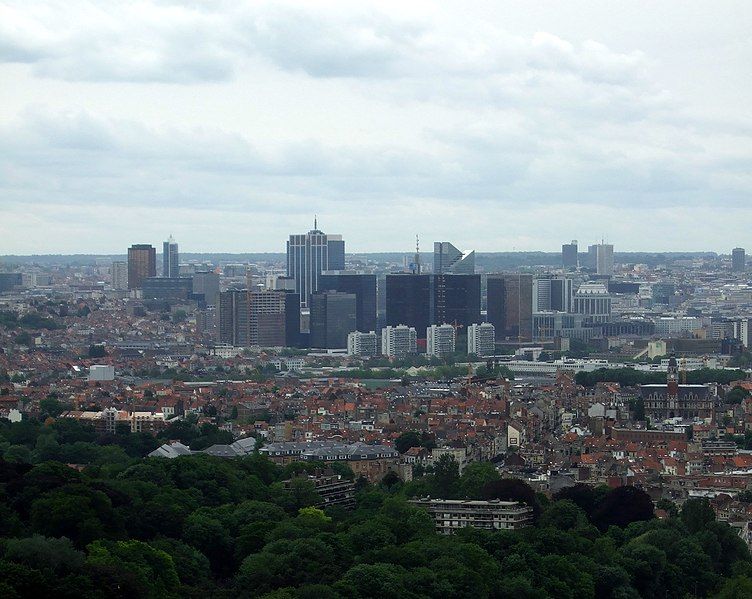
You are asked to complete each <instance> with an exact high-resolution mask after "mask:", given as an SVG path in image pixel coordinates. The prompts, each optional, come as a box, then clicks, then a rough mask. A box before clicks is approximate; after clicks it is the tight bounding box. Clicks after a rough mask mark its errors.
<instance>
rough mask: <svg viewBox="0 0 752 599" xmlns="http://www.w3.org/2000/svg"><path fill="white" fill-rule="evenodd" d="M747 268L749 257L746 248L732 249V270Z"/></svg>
mask: <svg viewBox="0 0 752 599" xmlns="http://www.w3.org/2000/svg"><path fill="white" fill-rule="evenodd" d="M746 268H747V258H746V255H745V253H744V248H734V249H733V250H732V251H731V270H733V271H734V272H744V271H745V270H746Z"/></svg>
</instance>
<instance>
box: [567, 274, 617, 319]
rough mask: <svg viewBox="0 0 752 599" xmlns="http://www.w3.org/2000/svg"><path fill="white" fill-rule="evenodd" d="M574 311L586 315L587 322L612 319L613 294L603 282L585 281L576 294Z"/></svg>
mask: <svg viewBox="0 0 752 599" xmlns="http://www.w3.org/2000/svg"><path fill="white" fill-rule="evenodd" d="M574 312H575V314H582V315H583V316H584V317H585V320H586V324H602V323H605V322H608V321H609V320H611V294H610V293H609V292H608V288H607V287H606V286H605V285H604V284H603V283H596V282H590V283H583V284H582V285H580V288H579V289H578V290H577V293H575V294H574Z"/></svg>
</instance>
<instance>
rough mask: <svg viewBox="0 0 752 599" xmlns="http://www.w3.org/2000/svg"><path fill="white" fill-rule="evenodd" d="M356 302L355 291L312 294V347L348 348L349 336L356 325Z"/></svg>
mask: <svg viewBox="0 0 752 599" xmlns="http://www.w3.org/2000/svg"><path fill="white" fill-rule="evenodd" d="M356 304H357V302H356V296H355V294H354V293H340V292H338V291H319V292H317V293H314V294H313V295H312V296H311V321H310V330H311V337H310V345H311V347H315V348H321V349H340V348H346V347H347V336H348V334H350V333H352V332H353V331H354V330H355V326H356Z"/></svg>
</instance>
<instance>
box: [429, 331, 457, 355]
mask: <svg viewBox="0 0 752 599" xmlns="http://www.w3.org/2000/svg"><path fill="white" fill-rule="evenodd" d="M456 341H457V335H456V331H455V329H454V327H453V326H452V325H451V324H432V325H431V326H430V327H428V328H427V329H426V354H428V355H429V356H436V357H439V358H443V357H445V356H449V355H451V354H453V353H454V352H455V349H456Z"/></svg>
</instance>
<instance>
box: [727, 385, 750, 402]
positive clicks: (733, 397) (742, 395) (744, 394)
mask: <svg viewBox="0 0 752 599" xmlns="http://www.w3.org/2000/svg"><path fill="white" fill-rule="evenodd" d="M748 397H749V391H747V390H746V389H744V388H743V387H734V388H733V389H731V390H730V391H729V392H728V393H726V396H725V398H724V399H725V401H726V403H730V404H740V403H742V402H743V401H744V400H745V399H747V398H748Z"/></svg>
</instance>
